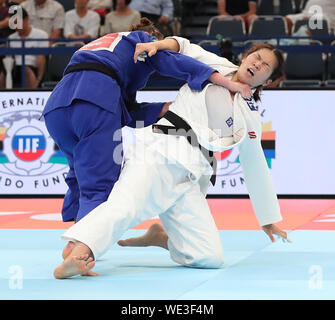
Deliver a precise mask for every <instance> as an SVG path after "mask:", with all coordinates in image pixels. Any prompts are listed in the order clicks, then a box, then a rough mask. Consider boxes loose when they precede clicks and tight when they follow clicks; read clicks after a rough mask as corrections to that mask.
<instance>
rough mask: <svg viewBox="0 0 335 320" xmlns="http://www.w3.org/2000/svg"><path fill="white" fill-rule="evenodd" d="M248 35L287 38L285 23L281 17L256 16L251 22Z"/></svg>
mask: <svg viewBox="0 0 335 320" xmlns="http://www.w3.org/2000/svg"><path fill="white" fill-rule="evenodd" d="M249 35H250V36H254V37H256V36H257V37H268V36H273V37H282V36H287V25H286V21H285V20H284V18H283V17H281V16H258V17H257V18H255V19H254V20H253V21H252V22H251V25H250V30H249Z"/></svg>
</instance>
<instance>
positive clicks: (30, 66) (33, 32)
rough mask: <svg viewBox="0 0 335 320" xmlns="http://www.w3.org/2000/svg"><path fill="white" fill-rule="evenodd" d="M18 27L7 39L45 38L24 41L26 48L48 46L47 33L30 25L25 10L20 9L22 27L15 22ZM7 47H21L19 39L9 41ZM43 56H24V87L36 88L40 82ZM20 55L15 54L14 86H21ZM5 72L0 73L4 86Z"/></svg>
mask: <svg viewBox="0 0 335 320" xmlns="http://www.w3.org/2000/svg"><path fill="white" fill-rule="evenodd" d="M17 25H18V28H17V30H16V32H15V33H13V34H12V35H10V36H9V37H8V39H10V40H13V39H46V41H37V40H36V41H26V42H25V47H26V48H38V47H40V48H43V47H44V48H45V47H48V46H49V42H48V34H47V33H46V32H45V31H43V30H40V29H37V28H34V27H32V26H31V25H30V22H29V16H28V13H27V11H26V10H24V9H22V28H21V26H20V24H17ZM9 47H11V48H22V42H21V41H9ZM45 62H46V59H45V56H44V55H26V56H25V82H26V88H29V89H33V88H37V87H38V85H39V83H40V82H41V80H42V78H43V75H44V70H45ZM21 69H22V56H21V55H17V56H15V67H14V70H13V83H14V85H13V86H14V87H21V71H22V70H21ZM4 83H5V74H4V73H1V74H0V84H1V86H2V87H4Z"/></svg>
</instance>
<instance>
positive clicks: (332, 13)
mask: <svg viewBox="0 0 335 320" xmlns="http://www.w3.org/2000/svg"><path fill="white" fill-rule="evenodd" d="M309 18H312V21H311V22H312V24H313V26H314V24H316V21H315V20H317V19H325V18H326V19H328V21H329V23H330V28H331V29H332V31H331V32H334V30H335V1H334V0H308V1H307V2H306V5H305V7H304V9H303V10H302V12H300V13H297V14H289V15H287V16H285V20H286V22H287V28H288V33H289V34H292V32H294V30H293V25H294V24H295V22H296V21H298V20H304V19H309Z"/></svg>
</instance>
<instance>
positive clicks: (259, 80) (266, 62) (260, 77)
mask: <svg viewBox="0 0 335 320" xmlns="http://www.w3.org/2000/svg"><path fill="white" fill-rule="evenodd" d="M276 66H277V58H276V56H275V55H274V53H273V52H272V51H271V50H269V49H260V50H258V51H255V52H253V53H251V54H250V55H248V56H247V57H245V58H243V60H242V64H241V65H240V67H239V69H238V71H237V77H238V80H239V81H240V82H242V83H245V84H249V85H250V87H252V88H255V87H258V86H259V85H262V84H266V82H267V80H268V79H269V77H270V76H271V74H272V72H273V70H274V69H275V68H276Z"/></svg>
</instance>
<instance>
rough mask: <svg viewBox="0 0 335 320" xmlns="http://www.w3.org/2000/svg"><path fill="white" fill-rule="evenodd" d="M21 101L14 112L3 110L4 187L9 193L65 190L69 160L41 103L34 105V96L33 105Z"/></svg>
mask: <svg viewBox="0 0 335 320" xmlns="http://www.w3.org/2000/svg"><path fill="white" fill-rule="evenodd" d="M12 101H15V100H14V99H12ZM18 101H20V102H21V104H22V105H21V104H19V105H15V104H14V103H13V107H14V106H15V108H13V111H12V112H3V113H0V185H1V186H2V188H1V189H2V190H4V191H5V193H17V192H20V193H40V192H41V193H54V192H53V189H54V188H59V187H60V188H61V191H60V192H59V193H63V189H64V186H65V183H64V179H65V176H66V173H67V171H68V166H67V161H66V159H65V157H64V156H63V155H62V154H61V152H60V151H59V150H57V149H58V148H57V146H56V145H55V143H54V141H53V139H52V138H51V136H50V134H49V133H48V131H47V129H46V127H45V123H44V121H41V120H40V117H41V106H40V105H38V106H37V108H36V106H35V108H34V106H33V101H34V99H32V98H30V102H31V104H32V106H30V105H29V107H28V105H27V101H26V104H24V103H22V102H23V101H24V100H23V99H21V100H18ZM28 102H29V100H28ZM28 104H29V103H28ZM27 107H28V108H27ZM22 109H23V110H22ZM63 185H64V186H63Z"/></svg>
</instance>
